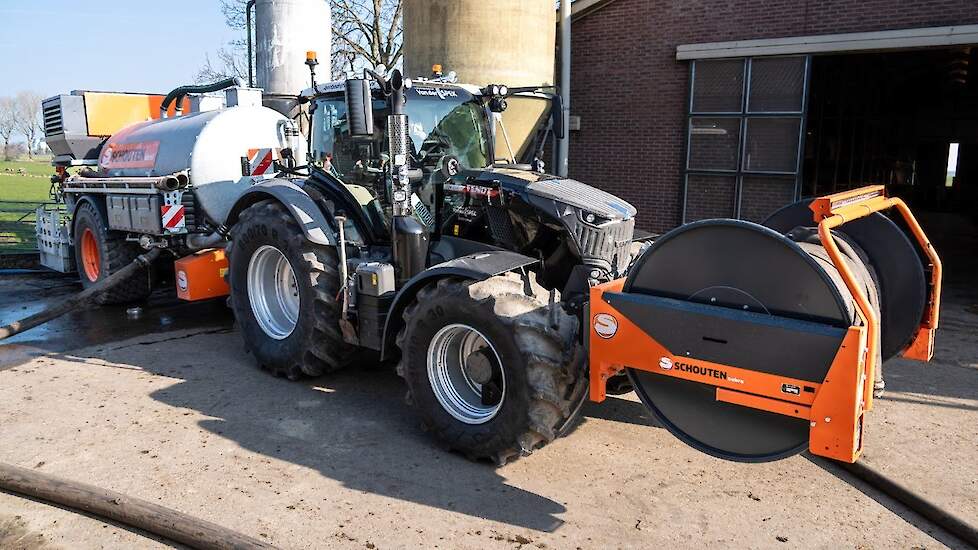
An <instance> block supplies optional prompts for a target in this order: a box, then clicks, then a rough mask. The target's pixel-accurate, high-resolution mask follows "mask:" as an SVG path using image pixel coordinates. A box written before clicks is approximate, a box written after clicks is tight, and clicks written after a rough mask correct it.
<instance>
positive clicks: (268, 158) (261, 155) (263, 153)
mask: <svg viewBox="0 0 978 550" xmlns="http://www.w3.org/2000/svg"><path fill="white" fill-rule="evenodd" d="M274 153H275V150H274V149H248V163H249V164H250V165H251V175H252V176H261V175H264V174H265V172H268V171H269V170H270V169H271V168H272V161H273V160H274V158H275V154H274Z"/></svg>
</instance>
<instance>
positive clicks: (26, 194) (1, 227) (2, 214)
mask: <svg viewBox="0 0 978 550" xmlns="http://www.w3.org/2000/svg"><path fill="white" fill-rule="evenodd" d="M21 170H22V171H23V173H21ZM51 173H52V168H51V163H50V161H49V160H48V159H44V160H35V161H27V160H19V161H10V162H7V161H0V252H12V251H28V250H33V249H34V248H35V243H34V209H35V208H37V205H38V204H40V203H44V202H50V200H51V198H50V196H49V195H48V189H50V188H51V181H50V179H49V178H50V176H51Z"/></svg>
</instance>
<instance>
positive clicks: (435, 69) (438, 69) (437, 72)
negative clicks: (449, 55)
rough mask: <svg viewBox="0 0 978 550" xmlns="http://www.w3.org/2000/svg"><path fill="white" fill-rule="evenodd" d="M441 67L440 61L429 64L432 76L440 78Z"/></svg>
mask: <svg viewBox="0 0 978 550" xmlns="http://www.w3.org/2000/svg"><path fill="white" fill-rule="evenodd" d="M441 75H442V68H441V63H435V64H434V65H432V66H431V76H432V78H441Z"/></svg>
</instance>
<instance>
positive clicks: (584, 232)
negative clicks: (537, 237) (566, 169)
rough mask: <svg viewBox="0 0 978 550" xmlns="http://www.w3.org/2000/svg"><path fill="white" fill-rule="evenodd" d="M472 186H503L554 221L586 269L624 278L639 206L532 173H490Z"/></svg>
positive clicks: (575, 183) (572, 182) (484, 173)
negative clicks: (561, 228)
mask: <svg viewBox="0 0 978 550" xmlns="http://www.w3.org/2000/svg"><path fill="white" fill-rule="evenodd" d="M469 181H470V182H471V183H475V184H478V185H484V186H486V187H497V186H498V187H499V188H500V189H501V190H503V191H506V192H509V193H512V194H513V195H517V196H519V197H520V199H522V200H523V201H525V202H526V203H527V204H530V205H532V206H533V207H535V208H536V209H537V210H538V211H540V212H541V213H544V214H547V215H549V216H551V217H552V218H553V219H554V220H556V221H557V222H558V223H560V224H561V225H562V226H563V227H564V228H565V229H566V230H567V233H568V235H570V236H571V237H572V238H571V241H572V242H573V247H574V248H575V249H576V252H577V254H578V256H579V257H580V258H581V261H582V263H583V264H585V265H587V266H589V267H592V268H598V269H599V270H601V271H604V272H605V273H607V274H609V275H611V276H620V275H621V274H623V273H624V272H625V268H626V267H627V266H628V262H629V259H630V257H629V250H630V245H631V242H632V238H633V237H634V232H635V212H636V210H635V207H634V206H632V205H630V204H628V203H627V202H625V201H623V200H621V199H619V198H618V197H616V196H614V195H612V194H611V193H606V192H604V191H602V190H600V189H595V188H594V187H591V186H590V185H586V184H583V183H581V182H579V181H576V180H572V179H566V178H559V177H557V176H552V175H549V174H541V173H538V172H533V171H531V170H519V169H513V168H490V169H487V170H483V171H481V172H479V173H478V175H477V176H475V177H474V178H470V179H469Z"/></svg>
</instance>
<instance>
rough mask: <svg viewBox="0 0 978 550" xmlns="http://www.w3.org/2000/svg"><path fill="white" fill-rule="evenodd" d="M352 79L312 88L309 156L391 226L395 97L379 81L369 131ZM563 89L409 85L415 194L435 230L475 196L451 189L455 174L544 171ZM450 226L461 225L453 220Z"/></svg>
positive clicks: (420, 212) (381, 224) (463, 177)
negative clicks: (447, 189)
mask: <svg viewBox="0 0 978 550" xmlns="http://www.w3.org/2000/svg"><path fill="white" fill-rule="evenodd" d="M345 87H346V86H345V81H338V82H331V83H327V84H322V85H319V86H317V87H316V88H315V90H312V89H311V90H307V92H308V95H311V96H312V99H311V100H310V106H309V117H310V123H311V124H310V131H309V143H308V151H309V153H308V157H309V158H308V160H309V164H310V165H312V166H315V167H317V168H318V169H320V170H322V171H323V172H324V173H326V174H329V175H330V176H332V177H334V178H336V179H337V180H339V181H340V182H342V184H343V185H344V187H346V189H347V190H348V191H349V192H350V193H351V195H353V197H354V198H355V199H356V201H357V202H358V203H359V204H360V205H361V206H362V207H363V209H364V213H365V215H366V217H367V218H369V219H370V220H371V222H372V223H373V224H374V225H376V226H377V228H378V229H380V230H381V231H380V232H383V233H387V232H389V231H387V229H389V223H390V208H389V205H390V204H391V200H390V198H391V197H390V192H391V189H390V183H391V182H390V178H389V177H387V174H389V172H388V171H387V167H388V163H389V162H390V160H391V159H390V156H389V153H388V149H389V147H388V141H389V140H390V135H389V132H388V129H387V120H388V118H387V117H388V115H389V114H390V113H391V106H390V99H389V98H387V97H385V96H384V94H382V93H380V90H379V89H378V86H377V85H376V83H373V86H372V87H371V99H370V100H371V103H372V108H371V115H372V116H370V117H369V118H370V119H371V120H369V121H365V122H369V124H370V128H369V129H368V130H369V131H368V132H362V131H360V132H354V131H351V127H350V113H349V111H350V107H349V104H348V94H347V91H346V89H345ZM304 95H306V94H305V93H304ZM555 97H557V96H554V95H553V94H548V93H545V92H543V91H540V90H535V89H533V90H531V89H519V90H513V91H510V90H509V89H507V87H506V86H499V85H495V86H487V87H486V88H484V89H479V88H477V87H475V86H470V85H459V84H454V83H449V82H444V81H440V80H419V81H416V82H413V83H411V84H410V85H409V86H406V87H405V89H404V100H405V101H404V107H403V109H404V114H406V115H407V120H408V128H407V136H408V142H407V149H408V152H409V153H408V156H409V159H408V161H409V164H410V167H411V174H410V176H411V182H412V186H411V187H412V192H413V193H412V197H411V202H412V206H413V208H414V213H415V216H416V217H417V218H418V219H419V220H420V221H421V222H422V223H424V225H425V226H426V228H427V229H428V231H429V232H430V233H432V234H433V237H435V238H437V236H439V235H440V234H441V233H443V232H444V231H443V230H444V229H446V228H445V227H444V223H443V222H444V220H447V219H449V218H452V216H453V214H454V213H455V212H456V211H457V210H458V209H460V208H465V207H466V204H467V203H471V201H467V200H466V197H464V194H457V193H456V194H453V193H448V194H446V193H443V191H444V189H443V188H441V186H442V185H443V184H444V183H446V182H448V180H455V183H459V184H464V183H465V182H466V181H468V180H471V179H478V178H479V175H480V174H483V173H486V172H492V171H493V170H507V171H513V170H519V171H526V172H533V174H531V176H532V177H534V178H535V177H538V176H537V174H539V173H540V172H542V170H543V166H544V163H543V162H542V161H541V160H540V158H539V157H540V156H542V150H543V144H544V143H545V141H546V139H547V137H548V134H549V133H550V132H552V131H553V127H554V124H553V115H555V114H557V113H558V112H559V109H554V108H553V99H554V98H555ZM510 107H511V109H510ZM385 205H387V207H385ZM442 214H444V217H442ZM439 218H441V219H439ZM440 221H441V222H442V223H439V222H440ZM448 229H449V231H448V232H449V233H451V232H452V231H451V229H452V227H449V228H448Z"/></svg>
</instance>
